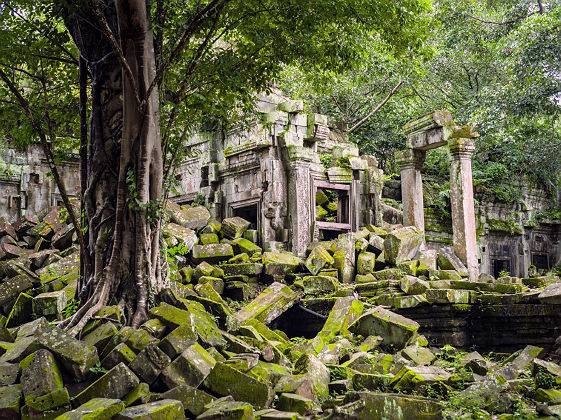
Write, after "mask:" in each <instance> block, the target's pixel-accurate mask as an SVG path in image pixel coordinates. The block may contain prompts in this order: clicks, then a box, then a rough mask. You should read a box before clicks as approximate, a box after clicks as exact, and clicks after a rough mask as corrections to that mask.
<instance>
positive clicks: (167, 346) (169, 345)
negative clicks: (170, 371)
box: [160, 319, 198, 359]
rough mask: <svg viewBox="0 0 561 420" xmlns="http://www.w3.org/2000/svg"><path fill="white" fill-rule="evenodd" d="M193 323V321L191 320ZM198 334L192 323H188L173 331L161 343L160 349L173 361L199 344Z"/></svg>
mask: <svg viewBox="0 0 561 420" xmlns="http://www.w3.org/2000/svg"><path fill="white" fill-rule="evenodd" d="M189 321H191V319H189ZM197 338H198V336H197V333H196V330H195V327H194V326H193V324H192V322H186V323H185V324H182V325H180V326H179V327H177V328H175V329H174V330H173V331H171V332H170V333H169V334H168V335H167V336H165V337H164V338H163V339H162V341H161V342H160V348H161V349H162V350H163V351H164V352H165V353H166V354H167V355H168V356H169V357H170V358H172V359H174V358H175V357H177V356H178V355H179V354H181V353H183V351H184V350H185V349H187V348H188V347H189V346H191V345H193V344H195V343H196V342H197Z"/></svg>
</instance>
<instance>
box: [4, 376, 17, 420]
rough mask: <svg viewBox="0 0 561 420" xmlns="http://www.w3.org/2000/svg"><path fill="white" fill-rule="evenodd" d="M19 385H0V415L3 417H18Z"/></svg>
mask: <svg viewBox="0 0 561 420" xmlns="http://www.w3.org/2000/svg"><path fill="white" fill-rule="evenodd" d="M21 397H22V395H21V386H20V385H19V384H18V385H8V386H0V416H1V417H2V418H5V419H17V418H19V411H20V406H21V399H22V398H21Z"/></svg>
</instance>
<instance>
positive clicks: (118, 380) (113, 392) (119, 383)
mask: <svg viewBox="0 0 561 420" xmlns="http://www.w3.org/2000/svg"><path fill="white" fill-rule="evenodd" d="M139 383H140V381H139V379H138V377H137V376H136V375H135V374H134V373H133V371H131V370H130V369H129V368H128V367H126V366H125V364H124V363H119V364H118V365H117V366H115V367H114V368H113V369H111V370H110V371H109V372H107V373H106V374H105V375H103V376H102V377H101V378H99V379H98V380H97V381H95V382H94V383H92V384H91V385H90V386H89V387H87V388H86V389H84V390H83V391H82V392H81V393H79V394H78V395H76V397H74V399H73V401H75V402H77V403H78V404H80V405H82V404H85V403H86V402H88V401H89V400H91V399H92V398H96V397H103V398H110V399H113V398H114V399H122V398H123V397H124V396H125V395H127V394H128V393H129V392H131V391H132V390H133V389H134V387H135V386H137V385H138V384H139Z"/></svg>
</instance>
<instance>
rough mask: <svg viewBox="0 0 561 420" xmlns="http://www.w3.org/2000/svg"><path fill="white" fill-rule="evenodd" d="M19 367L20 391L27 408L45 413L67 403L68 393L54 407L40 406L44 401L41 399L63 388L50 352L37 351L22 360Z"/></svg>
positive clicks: (58, 371)
mask: <svg viewBox="0 0 561 420" xmlns="http://www.w3.org/2000/svg"><path fill="white" fill-rule="evenodd" d="M19 366H20V369H21V390H22V393H23V396H24V399H25V404H27V405H28V406H29V407H31V408H33V409H35V410H40V411H45V410H48V409H51V408H54V407H57V406H60V405H65V404H68V403H69V398H68V392H66V395H67V397H66V399H63V401H61V404H58V405H54V406H44V405H43V404H42V403H44V401H42V398H41V397H44V396H46V395H47V394H51V393H52V392H54V391H58V390H61V389H62V388H63V387H64V384H63V382H62V375H61V373H60V369H59V367H58V363H57V361H56V360H55V358H54V356H53V354H52V353H51V352H50V351H48V350H44V349H40V350H37V351H36V352H34V353H32V354H30V355H29V356H27V357H26V358H25V359H23V360H22V361H21V362H20V364H19Z"/></svg>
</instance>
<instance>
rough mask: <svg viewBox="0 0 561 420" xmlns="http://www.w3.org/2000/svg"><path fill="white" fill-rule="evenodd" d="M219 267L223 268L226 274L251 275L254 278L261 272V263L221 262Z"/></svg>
mask: <svg viewBox="0 0 561 420" xmlns="http://www.w3.org/2000/svg"><path fill="white" fill-rule="evenodd" d="M220 267H221V268H222V270H224V274H225V275H226V276H251V277H252V278H254V277H255V276H258V275H259V274H261V273H262V272H263V264H261V263H252V262H247V263H236V264H222V265H221V266H220Z"/></svg>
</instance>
